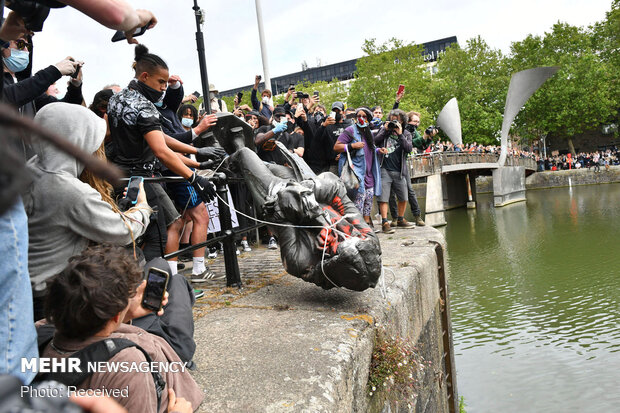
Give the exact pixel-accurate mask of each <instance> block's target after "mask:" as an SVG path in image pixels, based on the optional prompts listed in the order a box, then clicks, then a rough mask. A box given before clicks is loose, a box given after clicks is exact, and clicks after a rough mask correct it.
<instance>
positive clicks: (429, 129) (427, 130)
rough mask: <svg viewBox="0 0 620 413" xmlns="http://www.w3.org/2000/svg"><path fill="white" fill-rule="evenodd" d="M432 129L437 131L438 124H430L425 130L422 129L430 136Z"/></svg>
mask: <svg viewBox="0 0 620 413" xmlns="http://www.w3.org/2000/svg"><path fill="white" fill-rule="evenodd" d="M434 131H438V132H439V126H434V125H431V126H429V127H428V128H426V130H425V131H424V133H425V134H427V135H429V136H431V135H432V134H433V132H434Z"/></svg>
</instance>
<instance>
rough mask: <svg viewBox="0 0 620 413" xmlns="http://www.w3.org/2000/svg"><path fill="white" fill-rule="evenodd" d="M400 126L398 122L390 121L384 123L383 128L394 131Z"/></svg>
mask: <svg viewBox="0 0 620 413" xmlns="http://www.w3.org/2000/svg"><path fill="white" fill-rule="evenodd" d="M399 126H400V122H398V121H397V120H390V121H388V122H386V124H385V128H386V129H396V128H398V127H399Z"/></svg>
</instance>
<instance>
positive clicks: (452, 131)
mask: <svg viewBox="0 0 620 413" xmlns="http://www.w3.org/2000/svg"><path fill="white" fill-rule="evenodd" d="M437 126H439V127H440V128H441V130H443V131H444V132H445V133H446V135H448V138H450V140H451V141H452V143H453V144H455V145H460V144H461V143H463V136H462V132H461V114H460V112H459V104H458V102H457V101H456V98H452V99H450V100H449V101H448V103H446V105H445V106H444V107H443V109H441V112H439V115H438V116H437Z"/></svg>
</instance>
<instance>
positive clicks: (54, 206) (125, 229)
mask: <svg viewBox="0 0 620 413" xmlns="http://www.w3.org/2000/svg"><path fill="white" fill-rule="evenodd" d="M35 121H36V122H37V123H39V125H41V126H42V127H44V128H48V129H50V130H54V131H55V132H56V133H58V134H59V135H61V136H63V137H65V138H66V139H67V140H69V141H70V142H72V143H74V144H76V145H77V146H79V147H80V148H81V149H83V150H84V151H86V152H88V153H96V152H97V151H100V153H102V152H103V148H102V144H103V139H104V137H105V134H106V130H107V127H106V122H105V121H104V120H103V119H101V118H99V117H98V116H97V115H96V114H95V113H93V112H92V111H90V110H89V109H87V108H85V107H83V106H80V105H72V104H68V103H55V104H53V105H48V106H45V107H44V108H43V109H41V110H40V111H39V113H37V116H36V117H35ZM33 150H34V152H35V153H36V154H37V155H38V156H39V164H38V165H37V167H36V169H37V172H38V175H39V176H38V177H37V179H35V180H34V181H33V183H32V185H31V186H30V187H29V188H27V190H26V194H25V195H24V205H25V207H26V212H27V214H28V234H29V246H28V269H29V272H30V280H31V284H32V292H33V297H34V312H35V314H34V317H35V319H37V320H38V319H40V318H42V317H43V299H44V297H45V294H46V292H47V288H46V281H47V280H48V279H49V278H51V277H52V276H53V275H54V274H57V273H58V272H59V271H61V270H62V269H63V268H64V267H65V266H66V265H67V260H68V259H69V258H70V257H71V256H73V255H76V254H79V253H80V252H82V251H83V250H84V249H86V247H87V246H88V245H89V244H90V243H91V242H105V243H112V244H116V245H131V244H132V242H133V241H134V240H136V239H137V238H138V237H140V236H141V235H142V234H143V233H144V231H145V228H146V227H147V226H148V225H149V222H150V216H151V213H152V210H151V208H150V206H149V204H148V202H147V200H146V195H145V192H144V190H142V188H143V186H140V188H141V190H140V191H139V193H138V195H137V200H136V204H135V205H134V207H133V208H132V209H130V210H128V211H126V212H124V213H122V212H121V211H119V210H118V208H117V207H116V205H115V204H114V202H113V200H112V197H111V192H109V191H108V189H111V187H110V186H109V185H108V186H107V187H106V186H105V185H104V183H102V182H101V180H99V181H91V182H97V184H96V185H95V186H94V187H93V186H91V185H89V184H88V183H85V182H83V181H82V180H80V177H82V178H84V166H83V165H81V164H79V163H78V162H76V161H75V159H74V158H72V157H71V156H70V155H68V154H66V153H64V152H62V151H60V149H58V148H56V147H55V146H53V145H52V144H51V143H48V142H47V141H43V140H38V139H37V140H34V141H33ZM100 156H104V155H100ZM87 182H88V181H87ZM95 188H100V190H101V192H99V191H98V190H97V189H95ZM106 188H108V189H106Z"/></svg>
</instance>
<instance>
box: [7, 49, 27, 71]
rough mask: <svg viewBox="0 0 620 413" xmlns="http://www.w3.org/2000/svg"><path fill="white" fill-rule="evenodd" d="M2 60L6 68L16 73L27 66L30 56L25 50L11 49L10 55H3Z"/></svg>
mask: <svg viewBox="0 0 620 413" xmlns="http://www.w3.org/2000/svg"><path fill="white" fill-rule="evenodd" d="M2 60H3V61H4V65H5V66H6V68H7V69H9V70H10V71H11V72H13V73H17V72H21V71H22V70H24V69H25V68H27V67H28V63H30V56H29V55H28V52H27V51H26V50H17V49H11V56H9V57H3V58H2Z"/></svg>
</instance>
